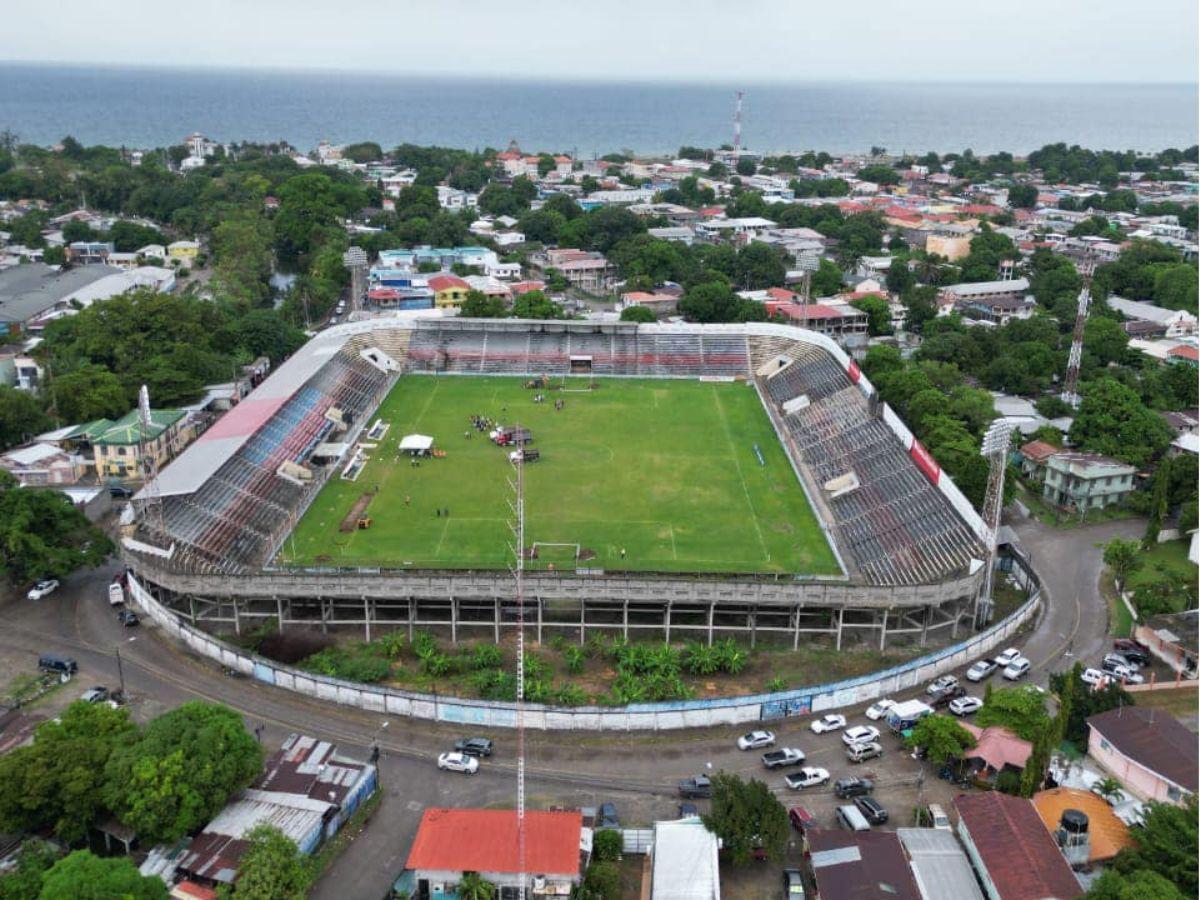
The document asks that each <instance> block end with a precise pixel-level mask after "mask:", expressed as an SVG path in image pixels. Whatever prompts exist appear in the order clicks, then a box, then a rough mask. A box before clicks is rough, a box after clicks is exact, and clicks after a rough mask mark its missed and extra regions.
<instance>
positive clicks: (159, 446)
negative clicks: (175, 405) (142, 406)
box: [91, 409, 195, 481]
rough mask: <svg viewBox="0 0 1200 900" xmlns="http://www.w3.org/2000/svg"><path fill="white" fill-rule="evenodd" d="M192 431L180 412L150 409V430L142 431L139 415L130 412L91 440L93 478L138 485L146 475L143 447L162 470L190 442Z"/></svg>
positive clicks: (182, 412) (133, 411)
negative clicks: (94, 471)
mask: <svg viewBox="0 0 1200 900" xmlns="http://www.w3.org/2000/svg"><path fill="white" fill-rule="evenodd" d="M193 437H195V433H194V430H193V429H191V428H190V427H189V426H188V417H187V414H186V413H185V412H184V411H183V410H181V409H153V410H151V411H150V426H149V428H146V429H143V427H142V422H141V412H140V411H139V410H136V409H135V410H132V411H131V412H128V413H126V414H125V415H124V416H122V417H121V418H120V419H118V420H117V421H115V422H109V423H108V424H107V427H106V428H104V429H103V430H102V431H100V432H99V433H98V434H96V435H95V436H94V437H92V439H91V445H92V453H93V457H94V459H95V463H96V474H97V476H99V477H100V478H113V479H120V480H129V481H140V480H142V478H143V475H144V473H145V465H144V464H143V462H142V456H141V454H142V446H143V443H144V444H145V449H146V451H147V452H148V453H149V455H150V457H151V459H153V461H154V464H155V467H156V468H162V467H163V466H164V465H166V463H167V462H168V461H169V460H171V459H174V458H175V457H176V456H177V455H178V454H179V452H180V451H181V450H183V448H184V447H186V446H187V445H188V444H189V443H190V442H191V439H192V438H193Z"/></svg>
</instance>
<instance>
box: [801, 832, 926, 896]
mask: <svg viewBox="0 0 1200 900" xmlns="http://www.w3.org/2000/svg"><path fill="white" fill-rule="evenodd" d="M805 838H806V840H807V841H808V850H809V852H808V862H809V865H811V867H812V876H813V880H814V881H815V882H816V885H817V896H819V897H820V898H821V900H860V898H864V897H887V898H889V900H921V893H920V891H919V890H918V889H917V884H916V882H915V881H914V880H913V873H912V871H911V870H910V869H909V867H908V859H907V858H906V857H905V855H904V847H903V845H902V844H901V843H900V838H899V837H898V836H897V835H896V832H894V831H864V832H853V831H840V830H839V831H825V830H822V829H812V830H810V831H808V832H806V833H805Z"/></svg>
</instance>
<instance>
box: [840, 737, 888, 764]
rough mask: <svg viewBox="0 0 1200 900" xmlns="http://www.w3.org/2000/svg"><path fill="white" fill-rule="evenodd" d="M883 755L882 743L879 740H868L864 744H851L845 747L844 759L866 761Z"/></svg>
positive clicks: (858, 761)
mask: <svg viewBox="0 0 1200 900" xmlns="http://www.w3.org/2000/svg"><path fill="white" fill-rule="evenodd" d="M877 756H883V745H882V744H880V743H879V741H868V742H866V743H865V744H851V745H850V746H849V747H847V748H846V759H848V760H850V762H852V763H860V762H866V761H867V760H868V759H875V758H876V757H877Z"/></svg>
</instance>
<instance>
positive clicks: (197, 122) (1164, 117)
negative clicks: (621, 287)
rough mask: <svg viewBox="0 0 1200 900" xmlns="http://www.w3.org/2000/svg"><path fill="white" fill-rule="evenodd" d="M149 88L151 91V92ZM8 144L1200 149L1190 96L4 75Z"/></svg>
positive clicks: (1086, 85)
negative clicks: (737, 113)
mask: <svg viewBox="0 0 1200 900" xmlns="http://www.w3.org/2000/svg"><path fill="white" fill-rule="evenodd" d="M147 73H153V74H154V75H155V76H156V77H154V78H152V79H147V78H146V77H145V76H146V74H147ZM0 88H3V91H0V128H8V129H10V130H12V131H14V132H16V133H17V134H18V136H19V137H20V139H21V140H22V141H24V142H27V143H34V144H40V145H48V144H53V143H55V142H57V141H59V140H61V139H62V138H63V137H64V136H66V135H68V134H69V135H72V136H73V137H75V138H76V139H77V140H80V141H82V142H83V143H85V144H94V143H102V144H110V145H114V146H129V147H143V148H148V147H157V146H167V145H170V144H174V143H179V142H180V140H181V139H182V138H183V137H184V136H185V135H186V134H189V133H191V132H192V131H201V132H203V133H205V134H207V135H208V136H209V137H211V138H213V139H214V140H218V141H221V142H225V143H233V142H239V141H257V142H269V141H276V140H286V141H288V142H289V143H291V144H292V145H294V146H296V147H297V148H298V149H301V150H309V149H311V148H312V147H313V146H315V145H316V143H317V142H318V141H320V140H330V141H333V142H334V143H346V142H351V141H367V140H373V141H376V142H378V143H380V144H381V145H382V146H383V147H384V148H385V149H387V148H390V147H392V146H395V145H396V144H400V143H406V142H407V143H416V144H439V145H443V146H451V147H462V148H464V149H481V148H483V147H486V146H491V147H497V148H503V147H504V146H507V144H508V142H509V141H510V140H516V141H517V142H518V144H519V145H520V146H521V147H522V148H524V149H527V150H530V151H537V150H551V151H566V152H573V153H576V154H577V155H579V156H584V157H587V156H592V155H602V154H604V153H610V152H620V151H622V150H631V151H633V152H636V153H639V154H673V153H674V152H675V151H676V150H677V149H678V148H679V147H680V146H682V145H685V144H690V145H695V146H705V147H715V146H718V145H720V144H722V143H728V142H730V141H731V140H732V130H733V108H734V99H733V98H734V92H735V91H738V90H741V91H744V92H745V101H744V111H743V143H744V146H746V147H747V148H749V149H752V150H757V151H760V152H764V153H772V152H782V151H794V152H800V151H804V150H826V151H828V152H831V153H865V152H867V151H869V150H870V148H871V147H872V146H883V147H886V148H887V149H888V150H889V151H891V152H893V153H901V152H910V153H924V152H927V151H929V150H935V151H937V152H939V153H947V152H961V151H962V150H964V149H967V148H970V149H972V150H974V151H975V152H976V153H994V152H997V151H1000V150H1007V151H1009V152H1012V153H1015V154H1025V153H1028V152H1030V151H1032V150H1035V149H1037V148H1038V147H1041V146H1043V145H1044V144H1047V143H1057V142H1059V141H1062V142H1064V143H1067V144H1079V145H1080V146H1083V147H1087V148H1089V149H1093V150H1101V149H1113V150H1138V151H1147V152H1153V151H1157V150H1162V149H1164V148H1166V147H1170V146H1175V147H1180V148H1182V147H1187V146H1190V145H1191V144H1194V143H1196V133H1197V130H1198V128H1200V122H1198V117H1197V104H1198V98H1200V86H1198V85H1197V84H1196V83H1189V82H1156V83H1131V82H1120V81H1114V82H1048V81H1047V82H1011V81H1006V82H1001V81H962V82H957V83H944V82H942V83H938V82H930V81H922V80H911V81H894V82H881V81H877V80H869V79H867V80H854V79H843V80H834V79H825V80H805V81H761V80H760V81H746V82H741V83H737V84H734V83H724V82H719V81H696V80H670V79H667V80H664V79H653V80H637V79H595V78H585V77H580V78H573V79H554V80H547V79H536V78H528V77H522V76H512V75H509V76H503V75H501V76H497V77H494V78H492V77H489V78H483V77H480V76H478V75H466V74H462V75H458V74H455V75H441V74H438V75H411V74H400V73H372V72H369V71H364V70H358V69H340V68H339V69H335V68H306V69H295V68H267V67H262V68H258V67H236V68H235V67H227V66H215V67H205V66H161V65H140V66H139V65H118V64H99V63H74V62H70V63H58V62H50V61H44V62H42V61H39V62H13V61H0Z"/></svg>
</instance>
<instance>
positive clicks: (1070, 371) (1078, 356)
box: [1060, 271, 1092, 409]
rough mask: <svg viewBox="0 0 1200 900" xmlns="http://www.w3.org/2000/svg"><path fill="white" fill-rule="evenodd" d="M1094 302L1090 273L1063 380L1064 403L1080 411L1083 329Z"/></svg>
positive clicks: (1079, 308)
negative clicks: (1080, 367) (1080, 368)
mask: <svg viewBox="0 0 1200 900" xmlns="http://www.w3.org/2000/svg"><path fill="white" fill-rule="evenodd" d="M1091 302H1092V278H1091V272H1090V271H1088V272H1087V273H1086V274H1085V275H1084V278H1083V289H1082V290H1080V292H1079V305H1078V306H1077V307H1076V311H1075V333H1074V335H1072V337H1071V355H1070V357H1069V358H1068V359H1067V376H1066V378H1064V379H1063V389H1062V394H1061V395H1060V396H1061V397H1062V401H1063V402H1064V403H1067V404H1070V405H1071V406H1072V407H1073V408H1075V409H1079V366H1080V364H1081V363H1082V362H1083V329H1084V328H1085V327H1086V326H1087V317H1088V307H1089V306H1090V305H1091Z"/></svg>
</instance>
